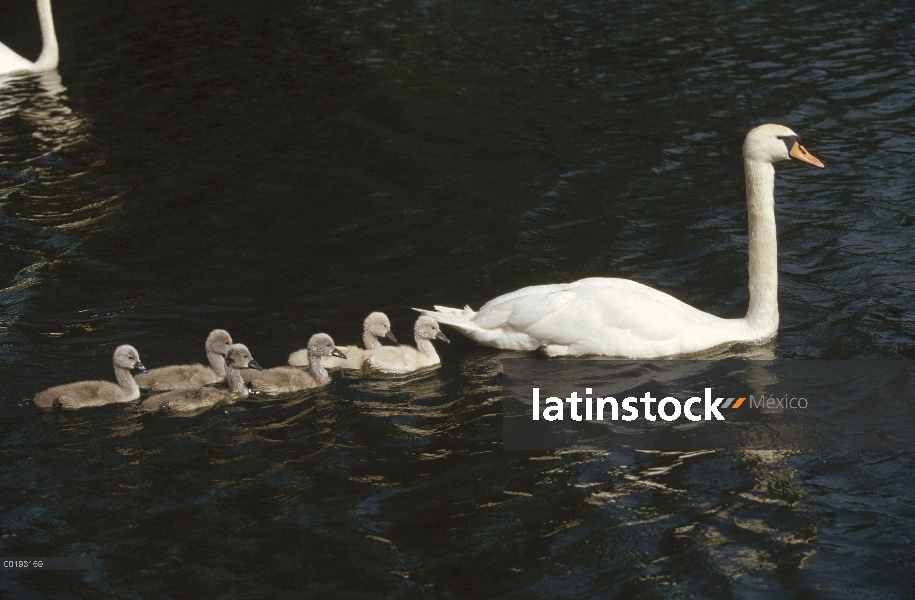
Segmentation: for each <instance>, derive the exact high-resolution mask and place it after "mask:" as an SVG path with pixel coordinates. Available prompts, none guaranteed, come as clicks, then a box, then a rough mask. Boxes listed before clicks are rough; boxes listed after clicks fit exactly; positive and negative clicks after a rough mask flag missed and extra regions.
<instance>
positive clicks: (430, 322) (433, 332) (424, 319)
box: [413, 315, 451, 344]
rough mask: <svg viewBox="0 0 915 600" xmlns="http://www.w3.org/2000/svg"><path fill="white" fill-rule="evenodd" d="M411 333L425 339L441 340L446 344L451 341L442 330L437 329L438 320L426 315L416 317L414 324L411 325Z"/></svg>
mask: <svg viewBox="0 0 915 600" xmlns="http://www.w3.org/2000/svg"><path fill="white" fill-rule="evenodd" d="M413 333H415V334H416V335H417V336H418V337H421V338H423V339H426V340H441V341H443V342H445V343H446V344H450V343H451V340H449V339H448V338H446V337H445V334H444V333H442V330H441V329H439V326H438V321H436V320H435V319H433V318H432V317H430V316H427V315H423V316H421V317H420V318H418V319H416V325H414V326H413Z"/></svg>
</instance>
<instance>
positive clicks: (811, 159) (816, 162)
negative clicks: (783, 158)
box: [788, 142, 825, 169]
mask: <svg viewBox="0 0 915 600" xmlns="http://www.w3.org/2000/svg"><path fill="white" fill-rule="evenodd" d="M788 155H789V156H790V157H791V158H795V159H797V160H799V161H801V162H803V163H807V164H808V165H813V166H814V167H820V168H821V169H822V168H824V167H825V165H824V164H823V163H821V162H820V159H819V158H817V157H816V156H814V155H813V154H811V153H809V152H807V148H804V147H803V146H801V145H800V144H798V143H797V142H794V145H793V146H791V150H790V151H789V152H788Z"/></svg>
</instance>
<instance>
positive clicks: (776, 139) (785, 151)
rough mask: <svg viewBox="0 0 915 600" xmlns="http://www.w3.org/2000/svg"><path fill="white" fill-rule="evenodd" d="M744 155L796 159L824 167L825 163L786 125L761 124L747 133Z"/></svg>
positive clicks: (762, 159)
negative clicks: (809, 150)
mask: <svg viewBox="0 0 915 600" xmlns="http://www.w3.org/2000/svg"><path fill="white" fill-rule="evenodd" d="M743 155H744V156H745V157H746V158H748V159H750V160H756V161H759V162H767V163H776V162H779V161H782V160H788V159H792V158H793V159H794V160H797V161H800V162H803V163H807V164H808V165H813V166H815V167H820V168H821V169H822V168H823V163H821V162H820V160H819V159H818V158H817V157H815V156H814V155H813V154H810V153H809V152H807V149H806V148H804V146H803V145H802V144H801V138H800V136H799V135H798V134H796V133H794V132H793V131H791V130H790V129H788V128H787V127H785V126H784V125H774V124H771V123H770V124H767V125H760V126H759V127H756V128H754V129H752V130H750V133H748V134H747V139H745V140H744V142H743Z"/></svg>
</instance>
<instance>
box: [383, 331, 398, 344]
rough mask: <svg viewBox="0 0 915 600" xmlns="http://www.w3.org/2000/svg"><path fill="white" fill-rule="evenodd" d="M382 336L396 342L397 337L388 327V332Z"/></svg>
mask: <svg viewBox="0 0 915 600" xmlns="http://www.w3.org/2000/svg"><path fill="white" fill-rule="evenodd" d="M384 337H386V338H388V339H389V340H391V341H392V342H394V343H395V344H396V343H397V338H396V337H394V332H393V331H391V330H390V329H388V332H387V333H386V334H385V335H384Z"/></svg>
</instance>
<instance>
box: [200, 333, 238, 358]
mask: <svg viewBox="0 0 915 600" xmlns="http://www.w3.org/2000/svg"><path fill="white" fill-rule="evenodd" d="M231 345H232V336H230V335H229V332H228V331H226V330H225V329H214V330H213V331H211V332H210V335H208V336H207V343H206V349H207V352H213V353H214V354H219V355H220V356H225V355H226V352H228V351H229V346H231Z"/></svg>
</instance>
